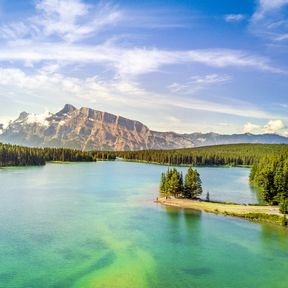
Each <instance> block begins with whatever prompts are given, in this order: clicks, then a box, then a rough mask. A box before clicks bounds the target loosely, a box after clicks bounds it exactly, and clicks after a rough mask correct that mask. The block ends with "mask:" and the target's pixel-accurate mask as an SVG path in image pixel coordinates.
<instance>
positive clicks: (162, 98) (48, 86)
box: [0, 68, 278, 119]
mask: <svg viewBox="0 0 288 288" xmlns="http://www.w3.org/2000/svg"><path fill="white" fill-rule="evenodd" d="M5 87H8V89H10V93H11V92H13V97H14V98H15V97H16V98H17V97H18V98H19V97H21V95H23V94H24V95H25V94H30V95H39V93H40V92H41V97H43V98H46V97H50V95H54V97H56V98H57V99H58V100H60V99H70V98H71V96H73V99H78V100H80V102H81V99H82V101H83V100H86V101H89V102H90V103H97V102H98V101H101V103H102V104H103V103H106V105H107V107H109V106H111V103H114V104H115V105H117V103H118V104H123V103H125V105H126V106H127V105H128V106H130V107H134V108H135V107H142V108H143V107H149V108H151V107H154V108H156V107H158V108H159V109H160V107H161V109H163V107H167V108H168V107H171V108H173V107H174V108H181V109H183V108H184V109H188V110H200V111H208V112H213V113H221V114H228V115H234V116H235V115H237V116H241V117H249V118H264V119H269V118H270V119H271V118H275V117H278V116H276V115H275V116H273V115H271V114H269V113H266V112H264V111H261V110H259V109H257V108H256V107H253V105H251V104H250V103H247V102H243V103H241V105H240V104H239V102H237V105H235V101H234V100H233V99H231V100H230V101H226V103H225V104H223V103H217V102H215V101H207V100H201V99H197V98H196V99H195V98H189V99H187V98H182V97H181V96H177V97H174V95H173V94H171V95H167V94H161V93H155V92H152V91H147V90H146V89H144V88H143V87H141V85H140V84H139V83H137V82H135V81H131V80H128V79H121V78H120V79H114V80H104V79H101V78H99V77H87V78H85V79H78V78H75V77H67V76H64V75H62V74H59V73H56V74H49V73H47V72H45V71H40V72H39V73H37V74H35V75H28V74H26V73H24V72H23V71H21V70H19V69H3V68H2V69H0V92H2V91H1V90H2V89H3V88H5ZM38 97H39V96H38ZM19 100H21V99H19Z"/></svg>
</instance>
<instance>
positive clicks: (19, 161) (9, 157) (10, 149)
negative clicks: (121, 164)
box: [0, 143, 115, 167]
mask: <svg viewBox="0 0 288 288" xmlns="http://www.w3.org/2000/svg"><path fill="white" fill-rule="evenodd" d="M97 159H101V160H113V159H115V156H114V155H112V154H111V153H109V152H95V151H94V152H92V151H90V152H83V151H79V150H73V149H64V148H30V147H22V146H17V145H10V144H1V143H0V167H7V166H33V165H45V163H46V161H63V162H83V161H85V162H91V161H96V160H97Z"/></svg>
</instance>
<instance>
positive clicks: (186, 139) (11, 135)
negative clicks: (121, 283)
mask: <svg viewBox="0 0 288 288" xmlns="http://www.w3.org/2000/svg"><path fill="white" fill-rule="evenodd" d="M0 134H1V135H0V142H3V143H12V144H18V145H25V146H35V147H67V148H76V149H81V150H92V149H95V150H141V149H174V148H190V147H199V146H209V145H219V144H235V143H274V144H275V143H288V138H287V137H284V136H280V135H277V134H262V135H253V134H247V133H246V134H233V135H221V134H217V133H191V134H179V133H174V132H157V131H152V130H150V129H149V128H148V127H147V126H145V125H144V124H142V123H141V122H139V121H134V120H130V119H127V118H124V117H121V116H116V115H113V114H110V113H107V112H101V111H97V110H93V109H90V108H84V107H82V108H80V109H77V108H75V107H74V106H72V105H70V104H66V105H65V106H64V108H63V109H62V110H60V111H59V112H57V113H55V114H53V113H48V114H47V115H35V114H29V113H26V112H22V113H21V114H20V115H19V117H18V118H17V119H16V120H14V121H11V122H10V123H9V125H8V126H7V127H6V128H4V127H3V125H1V124H0Z"/></svg>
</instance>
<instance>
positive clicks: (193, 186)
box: [184, 167, 203, 199]
mask: <svg viewBox="0 0 288 288" xmlns="http://www.w3.org/2000/svg"><path fill="white" fill-rule="evenodd" d="M202 192H203V191H202V182H201V179H200V175H199V173H198V171H197V170H194V169H192V167H189V169H188V171H187V174H186V176H185V184H184V197H185V198H188V199H191V198H192V199H195V198H197V197H198V196H200V195H201V194H202Z"/></svg>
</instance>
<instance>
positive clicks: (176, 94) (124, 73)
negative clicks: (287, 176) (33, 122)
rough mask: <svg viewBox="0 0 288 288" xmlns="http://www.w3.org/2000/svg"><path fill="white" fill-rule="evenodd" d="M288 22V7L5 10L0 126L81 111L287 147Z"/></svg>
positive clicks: (28, 4) (1, 2)
mask: <svg viewBox="0 0 288 288" xmlns="http://www.w3.org/2000/svg"><path fill="white" fill-rule="evenodd" d="M287 19H288V0H255V1H252V0H251V1H250V0H234V1H231V0H219V1H215V0H205V1H203V0H194V1H193V0H191V1H172V0H170V1H168V0H166V1H155V0H154V1H152V0H148V1H128V0H122V1H94V0H86V1H85V0H23V1H16V0H15V1H13V0H0V97H1V98H0V99H1V106H0V123H1V122H2V123H5V122H7V121H8V120H9V119H14V118H16V117H17V115H18V114H19V113H20V112H21V111H23V110H25V111H27V112H34V113H37V114H40V115H41V117H42V118H43V117H44V116H45V113H47V111H51V112H56V111H57V110H59V109H60V108H61V107H62V106H63V105H64V104H65V103H71V104H73V105H75V106H77V107H82V106H85V107H91V108H95V109H97V110H102V111H107V112H111V113H114V114H120V115H122V116H124V117H128V118H131V119H137V120H139V121H142V122H143V123H145V124H146V125H148V126H149V127H150V128H151V129H154V130H161V131H171V130H174V131H177V132H194V131H200V132H209V131H214V132H220V133H229V134H230V133H242V132H251V133H279V134H282V135H287V136H288V128H286V124H288V116H287V109H288V93H287V92H288V81H287V76H288V60H287V59H288V57H287V56H288V55H287V53H288V49H287V48H288V20H287ZM43 115H44V116H43Z"/></svg>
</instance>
